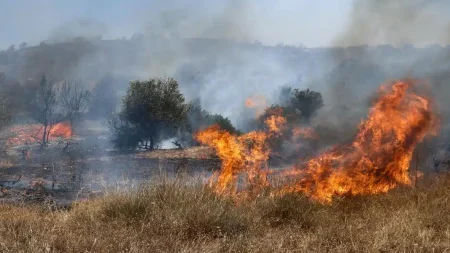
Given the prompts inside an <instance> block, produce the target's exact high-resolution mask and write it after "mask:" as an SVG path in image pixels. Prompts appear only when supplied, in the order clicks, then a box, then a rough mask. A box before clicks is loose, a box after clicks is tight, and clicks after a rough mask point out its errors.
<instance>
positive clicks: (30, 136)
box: [8, 122, 72, 145]
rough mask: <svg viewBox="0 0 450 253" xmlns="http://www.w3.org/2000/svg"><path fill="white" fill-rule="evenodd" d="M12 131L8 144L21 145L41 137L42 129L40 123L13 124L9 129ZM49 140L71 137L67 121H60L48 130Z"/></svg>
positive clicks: (33, 141)
mask: <svg viewBox="0 0 450 253" xmlns="http://www.w3.org/2000/svg"><path fill="white" fill-rule="evenodd" d="M10 131H11V132H12V133H13V137H11V138H10V139H8V144H9V145H23V144H26V143H28V144H31V143H35V142H36V141H37V140H39V139H40V138H42V135H43V134H44V129H43V127H42V125H39V124H30V125H25V126H15V127H12V128H11V129H10ZM49 136H50V137H49V140H54V139H57V138H70V137H72V127H71V125H70V123H69V122H61V123H58V124H56V125H54V126H53V127H52V128H51V130H50V132H49Z"/></svg>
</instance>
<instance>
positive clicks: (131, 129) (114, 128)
mask: <svg viewBox="0 0 450 253" xmlns="http://www.w3.org/2000/svg"><path fill="white" fill-rule="evenodd" d="M108 126H109V129H110V134H111V136H112V140H111V141H112V143H114V147H115V148H118V149H122V150H134V149H136V148H137V147H138V145H139V142H140V141H141V134H140V132H139V128H138V127H137V126H136V125H134V124H132V123H130V122H129V121H128V120H126V119H125V118H124V117H123V116H122V115H120V114H113V115H111V116H110V117H109V119H108Z"/></svg>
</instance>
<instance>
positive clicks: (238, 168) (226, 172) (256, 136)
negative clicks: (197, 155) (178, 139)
mask: <svg viewBox="0 0 450 253" xmlns="http://www.w3.org/2000/svg"><path fill="white" fill-rule="evenodd" d="M285 122H286V120H285V119H284V118H283V117H282V116H279V115H272V116H270V117H269V118H268V119H267V120H266V124H267V125H268V127H269V129H268V131H266V132H264V131H252V132H249V133H246V134H243V135H239V136H236V135H232V134H230V133H229V132H227V131H224V130H221V129H220V128H219V126H218V125H213V126H211V127H209V128H207V129H205V130H204V131H201V132H199V133H198V134H197V136H196V138H197V140H198V141H199V142H200V143H203V144H206V145H208V146H210V147H212V148H214V149H215V150H216V152H217V155H218V156H219V158H220V159H221V160H222V168H221V171H220V175H219V176H218V179H217V183H216V187H215V189H216V192H218V193H226V192H229V193H235V192H236V190H237V179H238V176H239V175H240V174H241V173H243V172H245V173H246V176H247V179H248V183H249V184H250V185H251V186H252V187H254V188H256V189H257V188H261V187H263V186H267V185H268V182H267V172H268V167H267V161H268V160H269V155H270V152H271V150H270V147H269V145H268V142H267V139H268V138H269V137H270V136H272V135H279V134H281V132H280V131H281V129H282V128H283V125H284V124H285Z"/></svg>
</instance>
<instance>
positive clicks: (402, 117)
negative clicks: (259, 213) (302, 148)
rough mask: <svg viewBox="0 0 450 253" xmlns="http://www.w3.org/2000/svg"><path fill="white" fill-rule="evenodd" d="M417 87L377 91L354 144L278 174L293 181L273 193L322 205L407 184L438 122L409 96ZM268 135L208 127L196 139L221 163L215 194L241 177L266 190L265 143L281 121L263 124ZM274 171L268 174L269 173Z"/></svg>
mask: <svg viewBox="0 0 450 253" xmlns="http://www.w3.org/2000/svg"><path fill="white" fill-rule="evenodd" d="M415 86H416V82H414V81H412V80H407V81H397V82H395V83H392V84H391V85H385V86H382V87H381V88H380V90H379V98H378V100H377V101H376V102H375V103H374V105H373V107H372V108H371V110H370V112H369V115H368V118H367V120H365V121H363V122H361V124H360V126H359V129H358V133H357V134H356V137H355V139H354V141H353V142H352V143H351V144H349V145H340V146H336V147H334V148H333V149H331V150H329V151H328V152H325V153H323V154H321V155H320V156H318V157H315V158H312V159H310V160H309V161H307V162H305V163H303V164H300V165H297V166H294V167H293V168H292V169H290V170H288V171H285V173H282V174H281V175H283V176H285V177H288V176H295V178H294V181H293V182H294V183H291V184H288V185H287V186H284V187H282V188H281V189H280V190H279V191H278V192H279V193H280V194H284V193H287V192H302V193H304V194H306V195H308V196H310V197H311V198H312V199H315V200H318V201H321V202H324V203H327V202H330V201H331V200H332V198H333V197H334V196H348V195H370V194H379V193H385V192H387V191H389V190H390V189H392V188H394V187H396V186H398V185H409V184H411V179H410V175H409V171H408V169H409V166H410V162H411V159H412V154H413V151H414V149H415V147H416V145H417V144H418V143H420V142H421V141H422V140H423V138H424V137H425V136H427V135H430V134H434V132H435V130H436V127H437V121H436V118H435V115H434V113H433V110H432V104H431V101H430V100H429V99H428V98H427V97H425V96H421V95H418V94H416V93H415V92H414V87H415ZM265 123H266V125H267V129H268V130H267V131H254V132H250V133H247V134H243V135H240V136H235V135H232V134H230V133H228V132H225V131H223V130H221V129H219V127H218V126H212V127H209V128H207V129H206V130H204V131H202V132H199V133H198V134H197V139H198V140H199V141H200V142H201V143H203V144H206V145H208V146H211V147H213V148H214V149H215V150H216V152H217V154H218V156H219V157H220V159H221V160H222V169H221V171H220V174H219V176H218V179H217V183H216V186H215V189H216V191H217V192H218V193H225V192H227V190H233V191H235V190H236V188H237V177H238V175H239V174H241V173H243V172H245V173H246V174H247V175H248V179H249V183H250V184H251V185H252V186H255V185H257V186H267V185H269V181H268V178H267V175H268V174H270V173H271V172H269V171H268V168H267V161H268V159H269V156H270V154H271V150H270V148H269V146H268V144H267V142H268V139H269V137H270V136H272V135H273V134H281V132H282V131H281V129H283V127H284V126H285V123H286V119H284V118H283V117H281V116H279V115H276V114H275V115H272V116H270V117H268V118H267V120H266V121H265ZM293 133H294V136H301V137H304V138H308V137H314V138H315V134H314V131H313V130H312V129H300V128H298V129H294V130H293ZM272 172H273V171H272Z"/></svg>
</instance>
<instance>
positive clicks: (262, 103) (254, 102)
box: [245, 95, 266, 117]
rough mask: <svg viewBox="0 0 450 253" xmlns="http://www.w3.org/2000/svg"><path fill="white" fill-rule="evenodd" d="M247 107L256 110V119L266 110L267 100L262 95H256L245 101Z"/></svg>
mask: <svg viewBox="0 0 450 253" xmlns="http://www.w3.org/2000/svg"><path fill="white" fill-rule="evenodd" d="M245 106H246V107H248V108H254V109H256V117H259V116H260V115H261V114H263V113H264V109H265V108H266V98H265V97H264V96H262V95H254V96H252V97H249V98H247V99H246V100H245Z"/></svg>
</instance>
